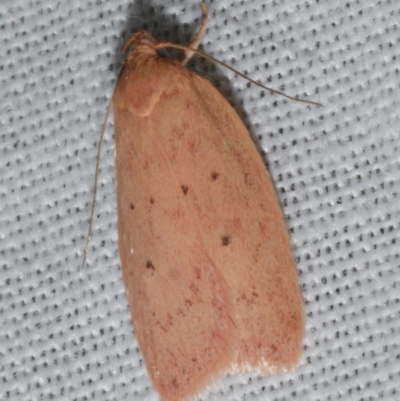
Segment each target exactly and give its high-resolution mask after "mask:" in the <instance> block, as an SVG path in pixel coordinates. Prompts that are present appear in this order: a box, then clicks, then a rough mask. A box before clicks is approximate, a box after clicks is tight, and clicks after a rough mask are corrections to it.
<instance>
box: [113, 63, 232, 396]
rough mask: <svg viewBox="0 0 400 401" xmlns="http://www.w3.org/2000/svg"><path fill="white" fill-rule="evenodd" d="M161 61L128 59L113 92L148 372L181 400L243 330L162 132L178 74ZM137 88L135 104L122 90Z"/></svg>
mask: <svg viewBox="0 0 400 401" xmlns="http://www.w3.org/2000/svg"><path fill="white" fill-rule="evenodd" d="M141 68H144V69H145V70H146V71H147V74H146V73H143V74H141V72H140V69H141ZM159 68H161V67H160V66H159V63H158V62H155V59H154V58H152V57H149V59H148V61H147V62H145V63H144V64H142V65H141V66H139V67H135V68H133V67H132V69H129V68H128V69H126V70H125V72H124V73H125V74H129V76H128V77H124V75H122V76H121V82H123V83H124V85H128V87H124V88H123V90H122V89H121V88H119V86H120V83H119V84H118V87H117V90H116V93H115V96H114V115H115V125H116V175H117V198H118V230H119V249H120V256H121V262H122V271H123V277H124V282H125V286H126V289H127V293H128V300H129V305H130V308H131V312H132V317H133V321H134V328H135V333H136V335H137V338H138V341H139V344H140V348H141V350H142V352H143V355H144V359H145V362H146V366H147V369H148V371H149V374H150V377H151V379H152V381H153V383H154V386H155V388H156V389H157V390H158V391H159V393H160V395H161V398H162V399H163V400H164V401H179V400H183V399H186V398H187V397H188V396H190V395H194V394H197V393H198V392H199V391H200V390H201V389H202V387H203V386H204V385H205V384H207V383H209V382H210V380H212V379H213V378H215V377H216V376H218V375H219V374H220V373H221V372H224V371H226V370H227V369H228V368H229V366H230V365H231V363H232V360H233V359H234V355H235V351H236V350H237V342H236V338H237V335H236V330H235V327H234V323H233V320H232V313H233V312H232V297H231V294H230V291H229V288H228V286H227V285H226V283H225V281H224V279H223V277H222V275H221V274H220V272H219V270H218V269H217V268H216V266H215V264H214V263H213V261H212V260H211V259H210V257H209V255H208V253H207V251H206V249H205V247H204V245H203V241H202V238H201V235H200V232H199V230H198V227H197V226H196V224H197V220H196V219H193V216H191V214H190V213H191V212H190V210H189V208H188V205H187V200H186V193H185V189H184V188H182V185H181V182H180V181H179V179H178V177H177V174H176V166H174V165H173V164H172V163H171V160H170V159H169V157H168V155H167V154H166V153H165V151H164V149H163V145H162V144H161V143H160V141H159V136H160V133H161V132H163V134H161V135H162V136H163V135H165V136H169V135H172V136H170V138H169V140H171V141H173V140H174V138H173V132H171V130H170V126H171V121H173V120H175V118H176V117H175V116H174V115H168V116H164V118H161V119H160V118H159V117H158V115H157V113H158V110H159V107H158V105H159V103H160V102H161V101H162V100H161V99H163V98H164V96H165V93H164V92H165V91H166V92H168V93H169V89H168V88H170V87H171V82H173V80H174V77H173V76H172V77H170V78H168V71H167V72H165V71H164V70H163V69H162V68H161V71H160V70H159ZM151 69H153V70H151ZM149 71H150V73H149ZM141 76H142V77H143V76H144V77H146V76H150V79H153V78H152V77H155V78H154V80H156V81H158V82H157V83H156V84H154V82H153V87H154V88H157V91H159V88H160V87H161V88H164V89H165V91H159V92H160V95H159V96H161V97H160V99H158V95H155V94H154V91H151V90H149V89H148V88H149V86H148V82H145V81H143V79H140V77H141ZM163 78H165V79H163ZM178 78H179V77H178ZM171 79H172V81H171ZM150 87H151V86H150ZM172 89H173V91H175V90H176V88H175V86H174V85H172ZM133 91H134V93H135V96H137V98H138V99H140V97H142V98H143V103H140V102H138V103H137V107H134V103H132V102H127V101H126V99H124V97H125V98H126V97H127V96H124V93H127V94H130V93H132V92H133ZM189 96H191V94H190V93H189V94H188V93H185V91H182V93H181V94H180V96H179V97H180V98H181V101H182V103H183V104H184V103H185V102H187V101H188V99H187V97H189ZM128 97H129V96H128ZM149 98H150V101H149ZM143 104H144V105H146V107H143ZM132 105H133V106H132ZM181 107H182V104H181ZM137 110H140V115H139V114H138V113H137ZM182 167H184V166H182Z"/></svg>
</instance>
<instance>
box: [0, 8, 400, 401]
mask: <svg viewBox="0 0 400 401" xmlns="http://www.w3.org/2000/svg"><path fill="white" fill-rule="evenodd" d="M208 6H209V11H210V21H209V24H208V30H207V34H206V36H205V38H204V40H203V42H202V49H203V50H205V51H206V52H208V53H209V54H211V55H213V56H214V57H216V58H218V59H219V60H221V61H224V62H226V63H228V64H229V65H231V66H233V67H235V68H238V69H240V70H241V71H244V72H246V73H247V74H248V75H249V76H251V77H252V78H254V79H257V80H260V81H261V82H263V83H265V84H267V85H270V86H272V87H275V88H277V89H283V90H285V91H286V92H287V93H288V94H291V95H298V96H304V95H308V96H309V98H311V99H312V100H315V101H320V102H322V103H323V104H324V105H325V107H324V108H321V109H317V108H315V107H308V106H304V105H302V104H298V103H295V102H289V101H286V100H285V99H283V98H279V97H277V96H273V95H270V94H268V93H265V91H262V90H261V89H259V88H256V87H254V86H253V85H251V86H250V85H248V83H247V82H246V81H243V80H242V79H241V78H237V77H235V76H234V75H233V74H231V73H230V72H229V71H226V70H223V69H222V68H220V67H218V66H212V65H211V64H210V63H209V62H208V61H204V60H199V59H197V58H196V59H194V60H193V61H191V63H190V65H189V67H190V68H192V69H194V70H195V71H197V72H198V73H199V74H201V75H203V76H205V77H207V78H208V79H210V80H211V81H212V82H213V83H214V84H215V85H216V86H217V87H218V88H219V90H220V91H221V92H222V93H223V95H224V96H226V97H227V98H228V99H229V100H230V101H231V103H232V104H233V105H234V107H235V109H236V110H237V112H238V113H239V115H240V116H241V117H242V119H243V121H244V122H245V123H246V125H247V126H248V128H249V130H250V132H251V134H252V135H253V137H254V138H255V139H256V141H257V143H258V145H259V148H260V149H262V150H263V151H265V154H266V156H265V160H266V161H267V162H268V165H269V168H270V171H271V174H272V176H273V178H274V180H275V183H276V186H277V189H278V193H279V197H280V201H281V203H282V206H283V208H284V212H285V215H286V217H287V224H288V226H289V228H290V232H291V239H292V245H293V250H294V254H295V256H296V258H297V262H298V271H299V279H300V284H301V287H302V294H303V297H304V302H305V310H306V335H305V340H304V354H303V357H302V361H301V365H300V366H299V368H298V369H297V370H296V371H294V372H292V373H288V374H282V375H279V376H271V377H267V378H262V377H259V376H258V375H256V374H253V375H233V376H229V377H226V378H223V379H222V380H220V381H218V382H216V383H215V385H213V386H212V387H211V388H210V389H208V390H207V391H206V392H205V393H204V394H203V396H202V399H203V400H239V399H241V400H271V401H284V400H302V401H303V400H309V401H317V400H365V401H366V400H369V401H371V400H399V399H400V349H399V338H400V323H399V315H400V302H399V301H400V295H399V289H400V268H399V264H400V258H399V251H398V242H399V235H400V234H399V225H400V213H399V212H400V207H399V191H400V156H399V155H400V152H399V149H398V141H399V136H400V135H399V112H398V109H399V106H400V104H399V103H400V100H399V77H400V74H399V68H400V43H399V42H400V29H399V21H400V4H399V2H397V1H393V0H392V1H391V0H386V1H385V0H384V1H380V2H378V1H369V0H363V1H356V0H349V1H346V2H344V1H339V0H333V1H332V0H330V1H328V0H322V1H308V0H307V1H306V0H296V1H293V0H277V1H258V0H253V1H236V0H230V1H225V0H219V1H209V2H208ZM199 17H200V8H199V2H198V1H184V0H182V1H181V0H174V1H170V2H167V3H166V2H163V1H161V0H160V1H153V2H151V3H150V2H148V1H146V2H139V1H137V2H129V1H127V0H120V1H106V0H98V1H76V0H73V1H68V2H66V1H64V2H51V1H50V2H49V1H44V0H36V1H27V0H13V1H10V0H3V1H2V4H1V8H0V33H1V34H0V54H1V62H0V65H1V67H0V87H1V93H2V99H1V103H0V104H1V108H0V110H1V111H0V126H1V133H0V135H1V142H0V210H1V214H0V327H1V330H0V399H1V400H22V401H25V400H42V401H47V400H51V399H57V400H58V399H65V400H96V401H100V400H123V399H131V400H144V399H146V400H156V399H157V398H158V396H157V394H156V393H155V392H154V390H152V387H151V384H150V382H149V379H148V377H147V374H146V371H145V369H144V365H143V362H142V360H141V355H140V352H139V351H138V348H137V342H136V339H135V337H134V334H133V332H132V326H131V321H130V312H129V310H128V306H127V300H126V296H125V291H124V287H123V283H122V278H121V272H120V267H119V266H120V265H119V257H118V251H117V231H116V210H115V209H116V200H115V193H114V172H113V163H114V160H113V147H114V145H113V139H112V136H113V134H112V132H113V127H112V121H110V123H109V126H108V130H107V138H106V142H105V147H104V148H103V155H102V161H101V174H100V182H99V184H100V190H99V194H98V204H97V209H96V220H95V225H94V236H93V239H92V242H91V247H90V252H89V257H88V265H87V267H86V268H85V269H84V270H82V269H81V268H80V265H81V262H82V250H83V247H84V244H85V236H86V233H87V228H88V218H89V213H90V210H89V206H90V202H91V197H92V188H93V177H94V166H95V155H96V146H97V141H98V138H99V131H100V127H101V124H102V119H103V117H104V114H105V110H106V107H107V103H108V101H109V99H110V96H111V93H112V90H113V85H114V83H115V80H116V77H117V73H118V69H119V66H120V62H121V56H120V48H121V45H122V43H123V41H124V39H126V38H127V36H128V35H129V32H131V31H134V30H137V29H139V28H146V29H148V30H149V31H150V32H151V33H152V34H154V36H155V37H156V38H158V39H168V40H171V41H176V42H179V43H187V42H188V41H189V40H190V38H191V37H192V35H193V33H194V32H195V30H196V27H197V24H198V20H199Z"/></svg>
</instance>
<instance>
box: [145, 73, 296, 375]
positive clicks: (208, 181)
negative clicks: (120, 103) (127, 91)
mask: <svg viewBox="0 0 400 401" xmlns="http://www.w3.org/2000/svg"><path fill="white" fill-rule="evenodd" d="M182 87H185V88H188V89H186V90H187V91H188V92H189V91H190V92H191V93H190V95H189V94H187V95H186V96H185V98H184V102H183V100H182V98H181V96H180V94H179V93H176V94H174V92H171V94H170V95H169V96H168V97H163V98H161V99H160V101H159V102H158V103H157V104H156V106H155V108H154V109H153V113H154V115H157V119H159V120H168V119H170V118H171V117H170V116H173V122H171V123H170V124H169V125H168V127H167V128H166V129H165V130H163V131H162V132H160V135H159V137H158V138H159V142H160V146H162V148H163V150H164V152H165V154H166V155H167V158H168V160H170V163H171V165H173V166H174V169H175V174H176V176H177V179H178V181H179V182H180V184H181V186H183V187H185V188H186V200H187V201H188V204H189V208H190V211H191V216H193V217H192V218H193V219H197V223H196V224H195V225H196V227H197V230H199V232H200V233H201V238H202V242H203V243H204V246H205V248H206V251H207V254H208V255H209V256H210V258H211V260H212V261H213V263H214V265H215V266H216V267H217V269H218V270H219V271H220V272H221V274H222V276H223V277H224V279H225V281H226V282H227V284H228V286H229V289H230V291H231V293H232V297H233V303H234V321H235V325H236V327H237V330H238V335H239V338H240V340H239V341H240V342H239V346H238V354H237V359H236V362H235V364H233V366H232V367H233V368H238V369H241V370H242V369H251V368H256V369H258V370H259V371H261V372H263V373H270V372H273V371H281V370H285V369H290V368H293V367H294V366H296V365H297V363H298V360H299V357H300V353H301V345H302V336H303V309H302V300H301V295H300V291H299V287H298V281H297V273H296V267H295V263H294V260H293V256H292V253H291V247H290V240H289V237H288V233H287V229H286V226H285V221H284V217H283V214H282V211H281V207H280V205H279V201H278V199H277V196H276V193H275V189H274V186H273V183H272V181H271V178H270V176H269V173H268V171H267V170H266V167H265V165H264V163H263V161H262V159H261V157H260V155H259V153H258V151H257V149H256V147H255V145H254V143H253V142H252V140H251V138H250V135H249V133H248V131H247V130H246V128H245V127H244V125H243V123H242V122H241V121H240V119H239V117H238V115H237V114H236V112H235V111H234V110H233V108H232V107H231V106H230V105H229V103H228V102H227V101H226V100H225V99H224V98H223V97H222V96H221V94H220V93H219V92H218V91H217V90H216V89H215V88H214V87H213V86H212V85H211V84H210V83H209V82H208V81H206V80H204V79H202V78H201V77H199V76H197V75H195V74H190V73H187V76H185V79H181V80H180V83H179V88H182Z"/></svg>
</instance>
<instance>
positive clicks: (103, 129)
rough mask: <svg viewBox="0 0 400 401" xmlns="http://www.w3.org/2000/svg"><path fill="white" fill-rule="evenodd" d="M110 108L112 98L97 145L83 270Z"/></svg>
mask: <svg viewBox="0 0 400 401" xmlns="http://www.w3.org/2000/svg"><path fill="white" fill-rule="evenodd" d="M111 108H112V98H111V100H110V103H109V104H108V107H107V112H106V116H105V118H104V122H103V126H102V127H101V134H100V139H99V144H98V145H97V157H96V172H95V175H94V188H93V200H92V207H91V211H90V219H89V230H88V234H87V237H86V245H85V250H84V252H83V261H82V268H84V267H85V265H86V259H87V254H88V250H89V243H90V240H91V238H92V229H93V220H94V210H95V207H96V197H97V189H98V181H99V171H100V154H101V148H102V146H103V142H104V134H105V131H106V125H107V121H108V117H109V116H110V113H111Z"/></svg>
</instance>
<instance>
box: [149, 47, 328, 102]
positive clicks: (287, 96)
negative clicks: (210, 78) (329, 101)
mask: <svg viewBox="0 0 400 401" xmlns="http://www.w3.org/2000/svg"><path fill="white" fill-rule="evenodd" d="M154 47H155V48H156V49H163V48H174V49H179V50H184V51H186V52H192V53H196V54H198V55H199V56H201V57H203V58H205V59H207V60H210V61H212V62H213V63H216V64H218V65H221V66H222V67H225V68H226V69H228V70H229V71H232V72H233V73H235V74H236V75H238V76H239V77H242V78H244V79H247V80H248V81H249V82H251V83H252V84H254V85H257V86H259V87H260V88H263V89H265V90H268V91H269V92H271V93H275V94H277V95H280V96H283V97H285V98H287V99H290V100H294V101H295V102H300V103H307V104H311V105H314V106H318V107H323V105H322V103H318V102H313V101H311V100H304V99H299V98H296V97H293V96H289V95H287V94H286V93H284V92H281V91H278V90H276V89H272V88H269V87H268V86H265V85H262V84H260V83H259V82H257V81H255V80H254V79H251V78H249V77H248V76H247V75H245V74H243V73H241V72H240V71H238V70H235V69H234V68H232V67H230V66H229V65H228V64H225V63H223V62H222V61H219V60H218V59H216V58H214V57H212V56H210V55H208V54H206V53H203V52H201V51H200V50H197V49H194V48H192V47H188V46H183V45H179V44H176V43H172V42H158V43H157V44H156V45H155V46H154Z"/></svg>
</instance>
